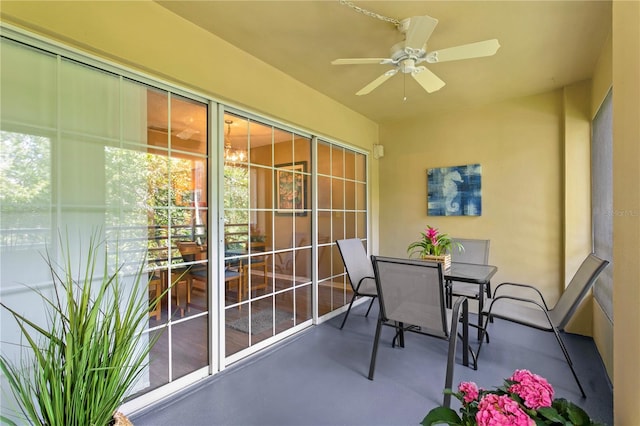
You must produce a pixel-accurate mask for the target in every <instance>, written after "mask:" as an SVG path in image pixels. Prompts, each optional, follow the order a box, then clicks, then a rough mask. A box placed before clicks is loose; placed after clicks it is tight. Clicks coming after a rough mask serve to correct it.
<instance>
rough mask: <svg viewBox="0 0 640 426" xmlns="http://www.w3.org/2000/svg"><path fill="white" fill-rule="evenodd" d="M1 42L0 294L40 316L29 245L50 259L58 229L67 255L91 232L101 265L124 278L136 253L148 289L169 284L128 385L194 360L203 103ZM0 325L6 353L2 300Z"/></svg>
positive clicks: (43, 284)
mask: <svg viewBox="0 0 640 426" xmlns="http://www.w3.org/2000/svg"><path fill="white" fill-rule="evenodd" d="M1 49H2V56H1V60H2V64H1V66H2V76H1V78H2V81H1V84H2V98H1V100H2V108H1V114H2V115H1V117H0V118H1V121H0V124H1V131H0V152H1V156H2V157H1V160H2V161H0V165H1V170H0V172H1V174H0V179H1V181H2V182H1V185H0V223H1V224H2V227H1V229H0V250H1V252H2V256H1V259H2V260H1V262H2V264H1V265H0V271H1V272H0V274H1V277H0V278H1V280H0V292H1V293H2V300H3V303H6V304H7V305H9V306H12V307H17V308H18V309H19V310H20V311H21V312H23V313H25V314H27V316H28V317H30V318H33V319H34V320H35V321H44V320H45V318H46V316H47V312H46V309H44V307H41V308H42V309H30V307H31V306H32V303H33V300H34V294H33V293H32V292H30V290H29V289H28V288H27V287H25V286H24V284H27V285H29V286H34V287H36V288H39V289H41V290H42V291H43V292H45V293H48V292H50V291H52V289H53V282H52V281H51V277H50V275H49V273H48V267H47V264H46V263H45V262H44V261H43V259H42V257H41V256H42V255H44V253H45V252H49V253H50V254H51V255H52V256H53V257H54V259H53V260H54V261H55V262H58V263H59V262H61V261H62V259H60V257H59V256H60V255H59V253H58V248H59V247H60V244H61V243H63V244H67V243H68V244H69V245H70V248H71V252H72V253H75V255H74V256H75V257H74V258H73V259H71V261H72V264H73V262H76V261H80V259H81V258H83V254H84V253H83V249H86V247H87V246H88V240H89V239H90V238H91V236H96V235H97V236H98V238H99V239H100V240H102V241H104V242H105V243H104V246H105V248H106V249H107V250H108V252H109V253H110V254H112V255H113V256H111V257H109V261H110V262H111V263H112V264H111V265H110V267H112V268H115V267H118V266H120V265H119V263H120V262H122V263H125V262H126V263H127V265H130V266H131V268H129V269H124V270H123V271H125V272H126V274H125V276H124V278H123V279H124V280H125V282H129V283H130V284H132V275H133V272H132V271H135V270H136V269H137V267H139V266H140V265H141V264H144V265H145V268H146V270H147V272H146V273H145V275H144V277H143V281H144V282H148V285H149V294H150V296H154V295H156V294H160V293H161V292H162V291H164V290H165V289H168V293H167V295H166V297H165V298H164V299H163V300H162V304H161V305H160V309H158V311H157V312H154V313H153V314H152V315H151V316H150V318H149V323H148V324H147V326H146V327H145V329H144V330H143V333H145V334H146V335H147V334H160V340H159V343H158V344H157V345H156V346H155V347H154V348H153V351H152V353H151V354H150V358H149V360H150V364H149V367H148V368H147V369H146V370H145V372H144V374H143V376H142V378H141V380H140V381H139V382H138V383H137V386H136V388H135V389H134V392H146V391H148V390H150V389H152V388H155V387H158V386H161V385H164V384H167V383H169V382H171V381H174V380H175V379H177V378H180V377H182V376H185V375H187V374H189V373H192V372H194V371H198V370H200V369H202V368H204V367H207V366H208V365H209V346H210V344H209V335H210V333H209V331H208V323H209V321H208V317H209V301H208V296H207V295H208V287H209V284H208V278H207V269H208V268H207V265H208V255H207V253H208V251H207V241H208V233H209V230H208V227H207V216H208V214H207V211H208V204H207V200H208V193H209V190H208V186H207V182H208V177H207V173H208V154H207V146H208V125H207V112H208V104H207V103H203V102H200V101H196V100H193V99H188V98H186V97H183V96H178V95H176V94H174V93H172V92H170V91H167V90H161V89H158V88H154V87H151V86H148V85H145V84H141V83H139V82H136V81H133V80H130V79H128V78H125V77H123V76H121V75H118V74H114V73H111V72H106V71H104V70H101V69H98V68H94V67H92V66H88V65H86V64H83V63H80V62H77V61H75V60H72V59H69V58H67V57H64V56H61V55H56V54H47V53H43V52H42V51H41V50H36V49H31V48H29V47H25V46H24V45H22V44H19V43H15V42H13V41H10V40H7V39H2V46H1ZM183 243H184V245H185V246H187V247H192V246H195V247H197V253H196V254H195V255H193V257H192V258H189V257H188V256H187V255H183V254H182V253H181V250H180V248H181V247H182V246H183ZM116 254H117V256H115V255H116ZM76 269H78V270H81V269H82V268H79V267H78V266H76ZM99 269H100V268H99ZM2 336H3V351H4V350H5V349H7V352H8V353H7V355H8V356H9V357H13V358H16V357H19V356H20V355H19V350H18V349H17V348H18V346H15V347H13V346H11V345H10V344H7V345H5V344H4V343H5V342H7V343H12V342H13V343H18V342H19V339H20V335H19V329H18V327H17V324H16V323H15V321H13V320H12V319H11V318H10V317H9V316H8V315H7V313H6V311H5V310H2ZM12 348H14V349H15V350H14V349H12ZM205 374H206V372H205Z"/></svg>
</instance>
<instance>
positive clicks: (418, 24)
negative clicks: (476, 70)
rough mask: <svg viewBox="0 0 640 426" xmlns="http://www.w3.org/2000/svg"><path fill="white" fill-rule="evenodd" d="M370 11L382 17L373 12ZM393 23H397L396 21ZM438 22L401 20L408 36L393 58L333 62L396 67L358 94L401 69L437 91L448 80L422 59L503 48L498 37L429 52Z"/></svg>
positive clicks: (425, 18)
mask: <svg viewBox="0 0 640 426" xmlns="http://www.w3.org/2000/svg"><path fill="white" fill-rule="evenodd" d="M345 4H346V3H345ZM347 5H349V4H347ZM351 7H353V6H351ZM356 10H357V9H356ZM358 11H360V10H358ZM361 13H363V12H361ZM366 14H367V15H373V16H376V17H377V16H378V15H377V14H374V13H372V12H368V13H366ZM383 18H385V19H383ZM380 19H383V20H386V21H392V20H391V18H386V17H380ZM393 22H394V23H395V22H396V21H393ZM437 24H438V20H437V19H435V18H432V17H430V16H427V15H424V16H413V17H411V18H406V19H403V20H402V21H399V22H397V25H396V28H398V31H400V32H401V33H402V34H404V35H405V39H404V40H403V41H401V42H399V43H396V44H394V45H393V47H391V55H390V57H389V58H344V59H336V60H334V61H332V62H331V63H332V64H333V65H368V64H372V65H373V64H377V65H391V66H393V67H394V68H392V69H390V70H388V71H386V72H385V73H384V74H382V75H381V76H380V77H378V78H376V79H375V80H373V81H372V82H370V83H369V84H367V85H366V86H364V87H363V88H362V89H360V90H359V91H358V92H356V95H358V96H361V95H366V94H368V93H370V92H372V91H373V90H374V89H376V88H377V87H378V86H380V85H381V84H382V83H384V82H385V81H387V80H388V79H389V78H391V77H393V76H394V75H396V74H397V73H398V71H400V72H402V73H404V74H410V75H411V77H413V79H414V80H415V81H416V82H417V83H418V84H419V85H420V86H421V87H422V88H423V89H424V90H425V91H427V92H428V93H433V92H435V91H437V90H440V89H441V88H442V87H444V85H445V82H444V81H442V80H441V79H440V78H439V77H438V76H437V75H435V74H434V73H433V72H432V71H431V70H429V69H428V68H426V67H424V66H419V65H418V64H420V63H422V62H426V63H428V64H436V63H439V62H448V61H457V60H461V59H471V58H481V57H486V56H492V55H495V54H496V52H497V51H498V49H499V48H500V43H499V42H498V40H497V39H491V40H484V41H479V42H475V43H469V44H463V45H460V46H455V47H449V48H446V49H441V50H435V51H431V52H428V51H427V41H428V40H429V37H431V34H432V33H433V30H434V29H435V27H436V25H437Z"/></svg>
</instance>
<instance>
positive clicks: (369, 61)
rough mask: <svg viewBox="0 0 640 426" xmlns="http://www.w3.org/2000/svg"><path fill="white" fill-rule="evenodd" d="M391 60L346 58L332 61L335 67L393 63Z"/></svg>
mask: <svg viewBox="0 0 640 426" xmlns="http://www.w3.org/2000/svg"><path fill="white" fill-rule="evenodd" d="M391 62H392V59H390V58H345V59H335V60H333V61H331V63H332V64H333V65H367V64H386V63H391Z"/></svg>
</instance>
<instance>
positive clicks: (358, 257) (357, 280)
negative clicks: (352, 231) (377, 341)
mask: <svg viewBox="0 0 640 426" xmlns="http://www.w3.org/2000/svg"><path fill="white" fill-rule="evenodd" d="M336 243H337V244H338V249H339V250H340V256H342V262H343V263H344V267H345V269H346V270H347V275H348V277H349V282H350V283H351V288H352V290H353V296H352V297H351V302H350V303H349V308H348V309H347V313H346V314H345V316H344V319H343V320H342V324H341V325H340V329H341V330H342V328H343V327H344V324H345V323H346V322H347V318H348V317H349V312H351V307H352V306H353V302H354V301H355V300H356V298H357V297H370V298H371V302H370V303H369V309H367V313H366V314H365V317H366V316H368V315H369V311H370V310H371V306H373V302H374V300H376V297H377V296H378V292H377V291H376V282H375V278H374V274H373V266H372V265H371V259H370V258H369V257H368V256H367V253H366V252H365V250H364V246H363V245H362V241H361V240H360V239H359V238H350V239H346V240H337V241H336Z"/></svg>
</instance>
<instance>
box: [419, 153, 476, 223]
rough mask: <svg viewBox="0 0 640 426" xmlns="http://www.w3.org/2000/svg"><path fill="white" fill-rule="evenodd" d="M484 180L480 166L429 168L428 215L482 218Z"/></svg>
mask: <svg viewBox="0 0 640 426" xmlns="http://www.w3.org/2000/svg"><path fill="white" fill-rule="evenodd" d="M481 178H482V166H481V165H480V164H467V165H464V166H453V167H440V168H433V169H427V215H428V216H480V215H482V192H481V189H482V185H481Z"/></svg>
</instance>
